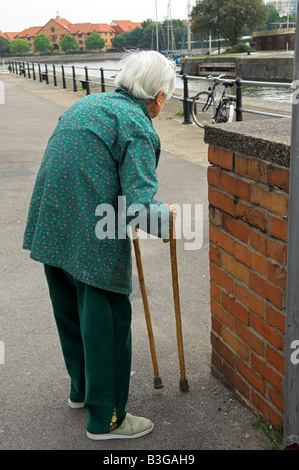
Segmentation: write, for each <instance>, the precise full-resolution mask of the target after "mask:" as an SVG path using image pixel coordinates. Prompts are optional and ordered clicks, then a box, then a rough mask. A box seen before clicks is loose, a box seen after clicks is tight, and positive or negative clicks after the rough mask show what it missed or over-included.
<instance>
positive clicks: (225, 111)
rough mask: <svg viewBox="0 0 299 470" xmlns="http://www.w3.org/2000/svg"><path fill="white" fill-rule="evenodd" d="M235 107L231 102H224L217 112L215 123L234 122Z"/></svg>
mask: <svg viewBox="0 0 299 470" xmlns="http://www.w3.org/2000/svg"><path fill="white" fill-rule="evenodd" d="M234 112H235V107H234V105H233V103H232V101H231V100H223V101H222V103H221V105H220V108H219V110H218V112H217V116H216V119H215V121H216V122H217V123H218V122H233V120H234Z"/></svg>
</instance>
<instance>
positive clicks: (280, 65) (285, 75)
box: [181, 54, 294, 82]
mask: <svg viewBox="0 0 299 470" xmlns="http://www.w3.org/2000/svg"><path fill="white" fill-rule="evenodd" d="M221 63H222V64H227V63H230V64H235V74H236V76H238V77H241V78H242V79H243V80H265V81H277V82H284V81H285V82H292V80H293V67H294V58H293V57H292V56H291V57H290V56H285V57H275V56H274V57H272V56H268V57H267V56H260V57H254V56H251V55H248V54H247V55H246V56H245V55H244V56H238V57H232V56H221V57H215V56H209V57H184V58H183V59H182V60H181V72H182V73H187V74H188V75H195V76H198V75H199V73H198V69H199V65H200V64H219V65H221ZM218 72H219V70H217V72H214V73H213V72H211V75H219V74H220V73H222V72H221V71H220V72H219V73H218Z"/></svg>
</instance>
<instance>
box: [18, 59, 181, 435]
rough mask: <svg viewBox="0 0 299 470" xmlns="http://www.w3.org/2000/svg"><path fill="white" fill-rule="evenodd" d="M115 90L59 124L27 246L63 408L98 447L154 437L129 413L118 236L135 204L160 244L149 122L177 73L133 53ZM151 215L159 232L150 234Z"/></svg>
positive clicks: (125, 246) (125, 249) (125, 272)
mask: <svg viewBox="0 0 299 470" xmlns="http://www.w3.org/2000/svg"><path fill="white" fill-rule="evenodd" d="M116 85H117V86H118V88H116V89H115V91H113V92H107V93H103V94H92V95H89V96H86V97H84V98H82V99H81V100H79V101H78V102H77V103H75V104H74V105H73V106H72V107H71V108H70V109H68V110H67V111H66V112H65V113H64V114H63V115H62V116H61V117H60V119H59V122H58V124H57V127H56V129H55V130H54V132H53V134H52V136H51V138H50V139H49V142H48V146H47V149H46V151H45V154H44V158H43V160H42V163H41V167H40V170H39V173H38V175H37V179H36V183H35V187H34V191H33V195H32V200H31V204H30V208H29V214H28V220H27V226H26V230H25V234H24V244H23V248H25V249H27V250H30V257H31V258H32V259H34V260H36V261H39V262H41V263H43V264H44V270H45V275H46V279H47V282H48V286H49V294H50V299H51V302H52V306H53V312H54V316H55V321H56V324H57V329H58V333H59V338H60V342H61V347H62V352H63V356H64V360H65V364H66V367H67V370H68V373H69V376H70V379H71V386H70V395H69V399H68V404H69V406H70V407H71V408H81V407H83V406H84V407H85V408H86V410H87V411H88V421H87V429H86V432H87V436H88V437H89V438H90V439H94V440H101V439H116V438H135V437H139V436H143V435H144V434H147V433H149V432H150V431H151V430H152V429H153V424H152V422H151V421H150V420H149V419H146V418H141V417H137V416H133V415H131V414H129V413H127V412H126V404H127V400H128V393H129V382H130V371H131V303H130V298H129V295H130V293H131V264H132V263H131V240H130V236H129V231H128V230H127V231H126V233H125V235H124V234H123V233H121V234H120V232H121V229H120V228H119V224H120V221H121V220H124V221H125V226H126V225H128V224H130V222H131V223H132V222H133V213H132V211H131V213H130V210H129V209H130V207H131V208H132V207H136V206H135V205H136V204H137V207H138V208H139V212H138V214H139V215H143V216H145V219H146V231H147V232H148V233H153V234H154V235H157V236H158V237H166V236H167V235H168V233H169V224H170V221H171V217H172V216H174V215H175V209H174V208H173V207H172V206H169V205H167V204H164V203H162V202H159V201H156V200H155V199H154V196H155V194H156V192H157V176H156V167H157V164H158V161H159V155H160V140H159V137H158V135H157V133H156V131H155V130H154V128H153V124H152V118H154V117H156V116H157V115H158V114H159V113H160V111H161V110H162V108H163V106H164V104H165V102H166V100H167V99H168V98H169V97H170V96H171V95H172V93H173V91H174V87H175V69H174V65H173V64H172V63H171V62H170V61H169V60H167V59H166V58H165V57H163V56H162V55H161V54H159V53H157V52H153V51H149V52H139V53H130V54H129V55H128V56H127V57H126V58H125V59H124V61H123V63H122V70H121V72H120V73H119V75H118V76H117V79H116ZM124 202H125V205H126V207H127V208H129V209H128V210H126V208H124ZM108 206H109V207H112V208H113V209H114V211H115V220H114V221H113V222H114V225H115V227H116V229H115V232H114V236H112V235H111V231H109V229H107V232H106V236H103V231H102V232H101V233H99V226H98V224H99V222H100V220H101V219H99V213H100V214H101V215H104V214H105V211H101V210H99V209H98V208H101V207H102V208H103V207H104V208H107V207H108ZM140 208H141V209H140ZM135 215H136V214H135ZM153 215H154V216H156V220H158V221H159V224H158V226H156V227H154V228H153V231H151V227H152V226H153V225H155V224H151V223H150V219H151V217H152V216H153ZM157 216H158V217H157ZM124 217H125V219H124ZM102 220H103V219H102ZM165 221H167V223H165ZM106 225H108V224H106ZM165 227H167V229H165ZM106 228H107V227H106ZM142 228H144V227H142Z"/></svg>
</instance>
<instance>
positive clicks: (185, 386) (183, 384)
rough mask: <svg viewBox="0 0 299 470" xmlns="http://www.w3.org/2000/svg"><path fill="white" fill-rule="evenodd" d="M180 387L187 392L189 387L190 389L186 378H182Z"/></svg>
mask: <svg viewBox="0 0 299 470" xmlns="http://www.w3.org/2000/svg"><path fill="white" fill-rule="evenodd" d="M180 389H181V390H182V391H183V392H186V391H187V390H188V389H189V385H188V380H187V379H185V380H180Z"/></svg>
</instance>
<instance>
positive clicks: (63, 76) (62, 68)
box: [61, 65, 66, 88]
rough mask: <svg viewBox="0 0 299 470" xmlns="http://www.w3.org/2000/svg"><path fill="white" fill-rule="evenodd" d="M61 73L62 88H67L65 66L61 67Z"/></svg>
mask: <svg viewBox="0 0 299 470" xmlns="http://www.w3.org/2000/svg"><path fill="white" fill-rule="evenodd" d="M61 73H62V87H63V88H66V82H65V74H64V66H63V65H62V66H61Z"/></svg>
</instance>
